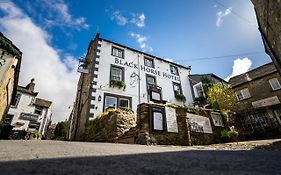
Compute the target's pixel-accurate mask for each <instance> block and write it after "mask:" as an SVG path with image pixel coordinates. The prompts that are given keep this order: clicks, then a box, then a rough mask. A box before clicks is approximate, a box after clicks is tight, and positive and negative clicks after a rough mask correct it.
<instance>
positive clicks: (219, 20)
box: [216, 7, 232, 27]
mask: <svg viewBox="0 0 281 175" xmlns="http://www.w3.org/2000/svg"><path fill="white" fill-rule="evenodd" d="M231 10H232V7H230V8H228V9H226V10H225V11H219V12H218V13H217V21H216V26H217V27H220V26H221V24H222V22H223V18H225V17H226V16H228V15H229V14H231Z"/></svg>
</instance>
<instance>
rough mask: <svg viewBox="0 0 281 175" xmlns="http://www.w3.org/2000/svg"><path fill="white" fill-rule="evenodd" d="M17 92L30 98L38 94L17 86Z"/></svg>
mask: <svg viewBox="0 0 281 175" xmlns="http://www.w3.org/2000/svg"><path fill="white" fill-rule="evenodd" d="M17 91H19V92H23V93H26V94H29V95H32V96H37V94H38V92H33V91H30V90H29V89H27V88H26V87H23V86H18V87H17Z"/></svg>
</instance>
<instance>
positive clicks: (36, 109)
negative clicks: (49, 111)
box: [34, 106, 44, 115]
mask: <svg viewBox="0 0 281 175" xmlns="http://www.w3.org/2000/svg"><path fill="white" fill-rule="evenodd" d="M38 108H40V113H37V112H36V111H39V110H38ZM43 109H44V108H43V107H41V106H35V108H34V114H37V115H42V113H43Z"/></svg>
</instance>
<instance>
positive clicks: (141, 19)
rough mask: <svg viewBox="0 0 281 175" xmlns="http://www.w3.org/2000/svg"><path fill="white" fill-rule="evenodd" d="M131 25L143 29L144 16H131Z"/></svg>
mask: <svg viewBox="0 0 281 175" xmlns="http://www.w3.org/2000/svg"><path fill="white" fill-rule="evenodd" d="M130 22H131V23H133V24H135V25H136V26H137V27H139V28H143V27H144V26H145V16H144V14H143V13H142V14H133V15H132V19H131V21H130Z"/></svg>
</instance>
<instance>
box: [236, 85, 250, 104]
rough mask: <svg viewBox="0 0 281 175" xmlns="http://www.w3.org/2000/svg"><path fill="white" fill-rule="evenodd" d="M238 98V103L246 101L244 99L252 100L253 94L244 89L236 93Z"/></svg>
mask: <svg viewBox="0 0 281 175" xmlns="http://www.w3.org/2000/svg"><path fill="white" fill-rule="evenodd" d="M236 97H237V99H238V101H240V100H244V99H247V98H250V97H251V94H250V92H249V89H248V88H245V89H242V90H240V91H237V92H236Z"/></svg>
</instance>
